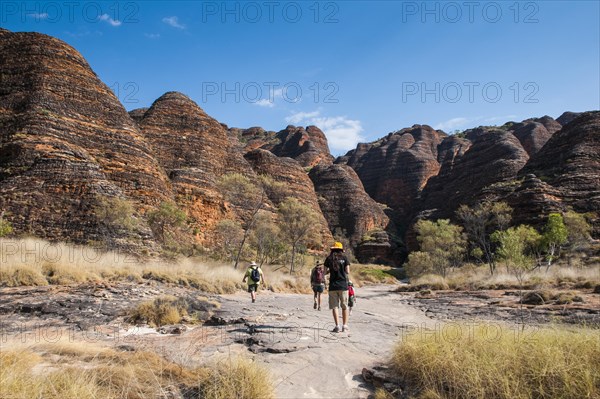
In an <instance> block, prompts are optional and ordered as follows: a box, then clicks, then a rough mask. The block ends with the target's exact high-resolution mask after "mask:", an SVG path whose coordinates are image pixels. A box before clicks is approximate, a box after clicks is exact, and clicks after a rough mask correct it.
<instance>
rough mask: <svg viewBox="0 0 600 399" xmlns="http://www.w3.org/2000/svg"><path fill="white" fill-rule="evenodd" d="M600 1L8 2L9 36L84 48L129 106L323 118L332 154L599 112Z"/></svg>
mask: <svg viewBox="0 0 600 399" xmlns="http://www.w3.org/2000/svg"><path fill="white" fill-rule="evenodd" d="M599 4H600V3H599V2H597V1H535V2H534V1H522V2H517V1H496V2H493V1H482V2H480V1H471V2H468V1H456V2H454V1H441V2H439V1H428V2H424V1H379V2H377V1H369V2H367V1H337V2H330V1H320V2H316V1H244V2H223V1H187V2H160V1H143V2H134V1H120V2H114V1H113V2H87V1H81V2H79V1H52V2H40V1H37V2H15V1H8V0H7V1H3V2H2V3H0V26H2V27H4V28H7V29H10V30H13V31H37V32H42V33H47V34H50V35H52V36H55V37H58V38H60V39H62V40H64V41H66V42H67V43H69V44H71V45H72V46H73V47H75V48H76V49H77V50H78V51H80V52H81V53H82V54H83V56H84V57H85V58H86V59H87V60H88V62H89V63H90V65H91V67H92V68H93V69H94V71H95V72H96V73H97V74H98V76H99V77H100V78H101V79H102V80H103V81H104V82H105V83H106V84H108V85H109V86H110V87H112V88H113V90H114V91H115V93H116V94H117V96H118V97H119V98H120V100H121V102H122V103H123V105H124V106H125V107H126V108H127V109H128V110H131V109H134V108H138V107H147V106H150V105H151V104H152V102H153V101H154V100H155V99H156V98H158V97H159V96H160V95H162V94H163V93H164V92H167V91H172V90H176V91H181V92H183V93H185V94H187V95H188V96H190V97H191V98H192V99H193V100H195V101H196V102H197V103H198V104H199V105H200V106H201V107H202V108H203V109H204V110H205V111H206V112H207V113H208V114H210V115H211V116H213V117H215V118H217V119H218V120H219V121H221V122H223V123H226V124H228V125H229V126H236V127H250V126H262V127H264V128H266V129H269V130H280V129H282V128H283V127H285V126H286V125H287V124H295V125H309V124H316V125H317V126H319V127H321V128H322V129H323V130H324V131H325V132H326V134H327V136H328V139H329V142H330V147H331V149H332V152H333V153H334V154H342V153H345V152H346V151H347V150H349V149H351V148H354V147H355V146H356V144H357V143H358V142H359V141H372V140H375V139H377V138H379V137H382V136H384V135H385V134H387V133H389V132H391V131H395V130H398V129H401V128H403V127H406V126H412V125H413V124H416V123H422V124H429V125H431V126H434V127H436V128H441V129H444V130H445V131H454V130H457V129H465V128H468V127H473V126H479V125H494V124H503V123H504V122H506V121H508V120H522V119H525V118H528V117H533V116H542V115H546V114H547V115H550V116H552V117H555V118H556V117H558V116H559V115H560V114H561V113H562V112H563V111H566V110H570V111H584V110H592V109H600V26H599V21H600V6H599Z"/></svg>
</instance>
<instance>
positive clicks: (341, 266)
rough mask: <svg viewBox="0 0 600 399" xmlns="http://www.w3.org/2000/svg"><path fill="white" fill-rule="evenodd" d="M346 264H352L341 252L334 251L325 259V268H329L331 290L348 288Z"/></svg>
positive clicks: (345, 289)
mask: <svg viewBox="0 0 600 399" xmlns="http://www.w3.org/2000/svg"><path fill="white" fill-rule="evenodd" d="M346 266H350V262H348V259H347V258H346V257H345V256H344V255H343V254H342V253H341V252H336V251H334V252H332V253H331V254H330V255H329V256H328V257H327V259H325V268H326V269H327V270H329V291H347V290H348V274H347V273H346Z"/></svg>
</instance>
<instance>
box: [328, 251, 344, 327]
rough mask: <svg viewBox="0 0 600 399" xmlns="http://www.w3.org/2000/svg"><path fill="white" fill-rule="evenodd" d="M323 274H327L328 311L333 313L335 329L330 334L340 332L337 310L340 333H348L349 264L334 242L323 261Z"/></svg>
mask: <svg viewBox="0 0 600 399" xmlns="http://www.w3.org/2000/svg"><path fill="white" fill-rule="evenodd" d="M325 274H329V309H331V312H332V313H333V320H334V321H335V328H334V329H333V330H332V332H334V333H337V332H340V326H339V318H338V308H340V307H341V308H342V321H343V324H342V332H344V331H346V332H347V331H348V330H349V329H348V277H349V275H350V262H348V258H346V256H345V255H344V246H343V245H342V243H341V242H336V243H335V244H333V247H331V253H330V254H329V256H328V257H327V259H325Z"/></svg>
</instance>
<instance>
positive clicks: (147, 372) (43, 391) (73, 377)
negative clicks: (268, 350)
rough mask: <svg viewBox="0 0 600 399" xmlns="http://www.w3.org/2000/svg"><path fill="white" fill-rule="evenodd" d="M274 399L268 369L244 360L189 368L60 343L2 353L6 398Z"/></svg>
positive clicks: (0, 386) (0, 377)
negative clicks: (179, 398)
mask: <svg viewBox="0 0 600 399" xmlns="http://www.w3.org/2000/svg"><path fill="white" fill-rule="evenodd" d="M199 392H205V393H206V396H203V397H207V398H231V397H236V398H242V399H243V398H272V397H273V387H272V383H271V380H270V378H269V376H268V374H267V372H266V371H265V370H264V369H263V368H262V367H261V366H259V365H257V364H255V363H252V362H250V361H248V360H245V359H243V358H239V359H231V360H229V361H223V362H220V363H218V364H216V365H211V366H209V367H200V368H188V367H185V366H183V365H180V364H176V363H173V362H169V361H167V360H165V359H164V358H162V357H160V356H158V355H157V354H155V353H151V352H117V351H114V350H111V349H108V348H101V347H98V346H93V345H90V344H89V343H85V344H84V343H72V342H60V343H57V344H52V345H50V344H44V345H36V346H32V347H28V348H27V347H21V348H13V349H6V348H3V349H2V351H0V397H1V398H3V399H23V398H50V399H59V398H60V399H63V398H78V399H79V398H84V399H87V398H89V399H92V398H94V399H97V398H103V399H104V398H106V399H113V398H114V399H146V398H163V397H197V396H198V393H199Z"/></svg>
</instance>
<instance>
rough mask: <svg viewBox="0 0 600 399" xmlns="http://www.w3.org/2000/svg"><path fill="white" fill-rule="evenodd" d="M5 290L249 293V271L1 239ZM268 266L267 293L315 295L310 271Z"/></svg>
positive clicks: (0, 274)
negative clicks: (145, 286)
mask: <svg viewBox="0 0 600 399" xmlns="http://www.w3.org/2000/svg"><path fill="white" fill-rule="evenodd" d="M0 259H1V261H2V262H1V267H0V286H8V287H15V286H35V285H38V286H39V285H48V284H57V285H66V284H80V283H86V282H118V281H121V282H143V281H158V282H162V283H166V284H174V285H179V286H183V287H191V288H195V289H199V290H201V291H204V292H207V293H211V294H229V293H233V292H236V291H237V290H244V289H245V288H246V284H245V283H243V282H242V277H243V274H244V272H245V265H242V266H241V267H240V268H238V269H237V270H235V269H233V267H232V266H230V265H224V264H222V263H217V262H200V261H197V260H193V259H183V260H179V261H173V262H165V261H158V260H154V261H148V262H140V261H137V260H135V259H133V258H132V257H131V256H126V255H124V254H119V253H112V252H98V251H95V250H94V249H92V248H89V247H79V246H74V245H69V244H64V243H63V244H61V243H58V244H56V243H49V242H47V241H43V240H38V239H22V240H10V239H0ZM275 269H277V267H275V266H264V267H263V271H264V272H265V279H266V281H267V288H268V289H270V290H272V291H275V292H296V293H308V292H310V282H309V277H308V272H309V268H302V269H301V270H300V272H299V273H296V274H294V275H290V274H289V273H288V272H287V269H286V268H279V269H280V270H275Z"/></svg>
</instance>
